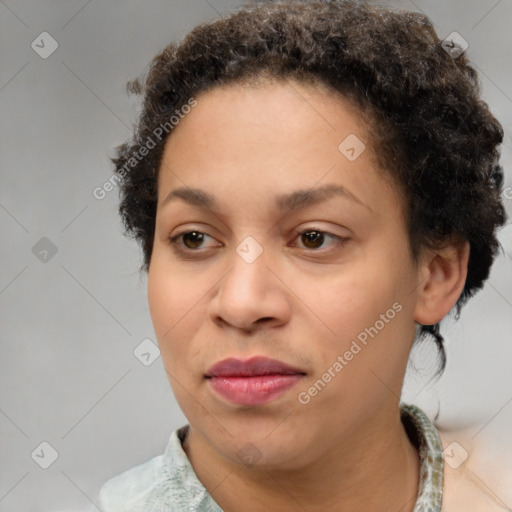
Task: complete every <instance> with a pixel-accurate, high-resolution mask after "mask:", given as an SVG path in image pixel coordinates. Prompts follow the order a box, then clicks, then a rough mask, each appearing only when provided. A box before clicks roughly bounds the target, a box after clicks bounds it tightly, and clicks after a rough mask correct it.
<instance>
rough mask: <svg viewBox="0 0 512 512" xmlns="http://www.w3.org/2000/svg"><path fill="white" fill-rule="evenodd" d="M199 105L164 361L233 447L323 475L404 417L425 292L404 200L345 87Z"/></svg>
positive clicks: (175, 222) (179, 393)
mask: <svg viewBox="0 0 512 512" xmlns="http://www.w3.org/2000/svg"><path fill="white" fill-rule="evenodd" d="M197 101H198V104H197V106H196V107H195V108H194V109H193V110H192V111H191V113H190V114H188V115H187V116H186V117H185V118H184V119H183V120H182V121H181V122H180V124H179V125H178V126H177V127H176V128H175V129H174V131H173V133H172V135H171V136H170V137H169V139H168V140H167V143H166V146H165V151H164V155H163V161H162V166H161V169H160V172H159V182H158V209H157V216H156V232H155V240H154V247H153V253H152V259H151V263H150V267H149V274H148V297H149V306H150V313H151V317H152V321H153V325H154V329H155V333H156V336H157V339H158V343H159V346H160V350H161V354H162V358H163V363H164V365H165V369H166V371H167V375H168V378H169V382H170V384H171V386H172V389H173V391H174V394H175V396H176V399H177V401H178V403H179V405H180V407H181V409H182V410H183V412H184V414H185V415H186V417H187V419H188V421H189V423H190V425H191V429H192V430H193V431H194V432H197V434H198V435H200V436H201V438H202V439H204V440H205V441H206V442H207V443H208V444H209V445H210V446H211V447H213V448H214V449H215V450H216V452H218V453H220V454H221V455H223V456H225V457H226V458H228V459H230V460H232V461H234V462H237V460H239V459H240V457H241V456H244V454H245V452H246V451H248V450H249V451H252V452H254V453H249V454H248V455H249V456H252V458H253V459H254V460H255V461H257V463H258V464H260V465H261V466H264V467H268V468H272V467H295V468H297V467H300V466H301V465H307V464H311V463H312V462H313V461H314V460H315V459H318V458H321V457H322V456H323V454H326V453H329V452H331V453H332V451H333V450H337V449H338V447H339V446H342V445H343V446H345V448H346V443H345V444H343V443H341V442H340V441H341V440H346V439H351V440H354V439H356V438H360V439H364V437H365V436H369V435H376V434H375V433H376V432H378V433H379V434H380V432H381V429H383V428H384V429H385V428H386V426H387V425H388V426H389V424H390V422H391V421H392V419H391V418H392V417H393V419H394V417H395V415H396V407H397V403H398V397H399V395H400V389H401V385H402V381H403V376H404V372H405V366H406V363H407V359H408V355H409V350H410V346H411V344H412V341H413V338H414V332H415V323H414V306H415V302H416V296H417V292H416V289H417V283H418V271H417V269H416V267H415V265H413V262H412V259H411V254H410V250H409V245H408V238H407V231H406V222H405V219H404V215H403V202H402V199H401V196H400V194H399V192H398V190H397V187H396V185H394V184H393V183H392V182H391V181H390V179H389V178H387V177H386V176H385V175H384V174H383V172H382V170H379V169H378V168H377V166H376V163H375V161H376V159H375V158H374V155H372V152H371V151H372V150H371V147H370V141H369V138H368V135H367V129H366V127H365V124H364V123H363V121H362V119H361V116H360V115H358V111H357V109H356V108H355V107H353V106H352V105H351V104H350V103H349V102H348V101H347V100H345V99H343V98H340V97H338V96H337V95H336V94H335V93H333V92H329V91H325V90H321V89H320V88H319V87H318V86H313V85H306V84H302V85H301V84H298V83H295V82H293V83H291V82H290V83H287V82H277V83H267V84H265V85H260V86H259V87H254V86H245V87H244V86H238V85H237V86H235V85H230V86H223V87H218V88H215V89H213V90H211V91H208V92H206V93H203V94H202V95H200V96H198V97H197ZM347 137H348V139H347ZM356 137H357V138H356ZM344 141H345V142H344ZM362 144H364V145H365V148H364V147H363V145H362ZM262 357H263V358H269V359H272V360H277V361H278V362H276V361H274V362H271V361H268V360H264V359H256V358H262ZM233 359H235V361H233ZM226 360H228V361H227V362H226ZM219 362H221V363H222V362H224V363H223V364H220V365H218V364H217V363H219ZM215 365H217V366H215ZM244 450H245V452H244Z"/></svg>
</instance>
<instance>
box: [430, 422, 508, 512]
mask: <svg viewBox="0 0 512 512" xmlns="http://www.w3.org/2000/svg"><path fill="white" fill-rule="evenodd" d="M439 436H440V438H441V442H442V444H443V450H444V451H443V458H444V471H443V475H444V484H443V505H442V512H459V511H460V510H465V511H467V512H504V511H509V510H510V508H509V506H508V505H510V504H507V503H505V502H504V501H503V500H504V499H506V498H505V497H500V495H499V492H500V491H499V488H498V487H499V485H498V475H497V474H496V473H497V471H499V469H498V468H493V471H489V468H487V467H484V465H483V464H482V463H481V459H480V458H479V457H477V456H474V455H475V446H474V445H472V444H471V442H470V441H469V440H467V439H466V436H465V435H464V433H457V432H443V431H439ZM508 469H509V471H510V470H511V468H508ZM501 476H503V475H501ZM509 477H512V471H511V474H509ZM484 480H485V481H484ZM500 480H502V478H500Z"/></svg>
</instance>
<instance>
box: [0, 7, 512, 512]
mask: <svg viewBox="0 0 512 512" xmlns="http://www.w3.org/2000/svg"><path fill="white" fill-rule="evenodd" d="M241 3H242V2H238V1H235V0H209V1H206V0H192V1H186V0H173V1H163V0H160V1H156V0H151V1H142V0H138V1H126V0H123V1H121V0H116V1H100V0H90V1H87V0H72V1H66V2H64V1H56V0H54V1H41V0H26V1H23V0H5V1H0V62H1V67H0V125H1V137H0V173H1V174H0V176H1V187H0V229H1V237H2V243H1V245H0V257H1V266H0V329H1V330H0V335H1V358H0V365H1V368H0V435H1V437H0V440H1V444H0V511H2V512H3V511H34V510H38V511H51V510H53V511H55V510H67V511H72V510H86V509H88V510H89V509H90V510H98V509H97V508H96V506H95V505H94V501H95V500H96V497H97V492H98V490H99V488H100V486H101V484H102V483H103V482H104V481H105V480H107V479H108V478H110V477H111V476H113V475H115V474H118V473H120V472H122V471H124V470H125V469H127V468H129V467H131V466H133V465H135V464H139V463H141V462H143V461H146V460H147V459H149V458H151V457H153V456H154V455H157V454H160V453H162V451H163V449H164V447H165V445H166V443H167V440H168V437H169V435H170V433H171V431H172V430H173V429H174V428H176V427H178V426H181V425H183V424H184V423H186V420H185V418H184V417H183V415H182V413H181V412H180V411H179V409H178V407H177V405H176V403H175V401H174V398H173V396H172V393H171V390H170V387H169V384H168V381H167V379H166V375H165V372H164V370H163V367H162V362H161V359H160V358H157V359H156V360H155V361H154V362H153V363H152V364H150V365H148V366H145V365H144V364H143V363H142V362H141V361H140V360H139V359H137V358H136V357H135V355H134V350H135V349H136V347H137V346H138V345H139V344H140V343H141V342H142V340H144V339H147V338H149V339H151V340H153V341H155V338H154V334H153V330H152V326H151V322H150V317H149V313H148V308H147V299H146V279H145V276H144V275H141V274H139V271H138V269H139V264H140V261H141V260H140V251H139V249H138V248H137V247H136V245H135V243H134V242H132V241H130V240H127V239H125V238H124V237H123V235H122V227H121V224H120V221H119V220H118V217H117V211H116V209H117V190H114V191H112V192H110V193H109V194H107V196H106V197H105V199H103V200H97V199H95V198H94V197H93V194H92V191H93V189H94V188H95V187H98V186H101V185H102V184H103V183H104V182H105V181H106V180H107V179H108V178H109V177H110V176H111V173H112V168H111V165H110V162H109V160H108V157H109V156H111V155H112V148H113V147H114V146H115V145H117V144H119V143H120V142H122V141H124V140H125V139H126V138H128V137H129V136H130V135H131V126H132V123H133V121H134V119H135V116H136V113H137V109H138V106H137V104H136V102H135V100H134V98H132V97H128V96H127V95H126V93H125V90H124V86H125V83H126V81H127V80H129V79H132V78H134V77H135V76H137V75H139V74H140V73H141V72H143V71H144V70H145V69H146V65H147V63H148V62H149V60H150V59H151V58H152V57H153V56H154V55H155V53H156V52H158V51H160V50H161V49H162V48H163V47H164V46H165V45H166V44H167V43H168V42H170V41H171V40H174V39H177V38H179V37H181V36H183V35H184V34H185V33H186V32H187V31H188V30H189V29H191V28H192V27H193V26H194V25H195V24H197V23H199V22H201V21H203V20H206V19H210V18H214V17H216V16H217V15H218V13H220V14H224V13H227V12H229V11H230V10H231V9H232V8H234V7H235V6H238V5H240V4H241ZM389 3H393V4H394V5H397V6H404V7H406V8H409V9H413V10H422V11H424V12H425V13H426V14H427V15H429V16H430V17H431V18H432V19H433V21H434V22H435V24H436V28H437V31H438V33H439V34H440V35H441V37H446V36H447V35H448V34H450V33H451V32H453V31H457V32H458V33H460V34H461V35H462V36H463V37H464V38H465V39H466V40H467V41H468V43H469V48H468V50H467V51H468V54H469V57H470V59H471V60H472V61H473V62H474V63H475V65H476V67H477V69H478V71H479V72H480V78H481V83H482V90H483V95H484V98H485V99H486V101H487V102H488V103H489V104H490V107H491V109H492V110H493V111H494V112H495V113H496V115H497V117H498V118H499V120H500V121H501V122H502V124H503V126H504V128H505V131H506V138H505V143H504V146H503V158H502V161H503V164H504V166H505V169H506V174H507V178H506V185H505V186H506V187H507V188H506V191H507V192H506V197H505V198H504V199H505V202H506V204H507V210H508V212H509V215H510V214H511V213H512V171H511V165H510V164H511V154H512V151H511V147H512V139H511V133H512V131H511V128H512V80H511V79H512V76H511V74H512V72H511V66H510V61H511V53H512V52H511V39H512V34H511V32H512V31H511V30H510V20H511V19H512V0H500V1H497V0H482V1H479V2H469V1H461V0H452V1H446V0H439V1H427V0H425V1H421V0H416V1H415V2H409V1H403V2H389ZM44 31H46V32H49V33H50V34H51V36H52V37H53V38H54V39H55V40H56V41H57V42H58V49H57V50H56V51H55V52H54V53H53V54H52V55H51V56H50V57H48V58H47V59H43V58H42V57H40V56H39V54H38V53H36V51H34V50H33V49H32V48H31V43H32V41H34V40H36V42H37V41H38V40H39V41H40V38H39V39H38V36H39V34H41V33H42V32H44ZM45 46H46V45H45ZM46 48H48V46H46ZM43 237H46V238H48V239H49V240H50V241H51V243H52V244H53V245H54V246H55V248H56V249H57V252H56V253H55V254H54V255H53V254H52V252H51V251H50V252H49V253H48V254H47V255H46V256H45V255H44V252H41V251H43V250H44V249H45V247H46V248H48V241H43V242H39V241H40V239H41V238H43ZM500 240H501V242H502V244H503V247H504V250H505V252H504V254H503V255H502V256H500V258H499V259H498V260H497V262H496V263H495V265H494V267H493V271H492V275H491V278H490V281H489V283H488V284H487V285H486V287H485V289H484V290H483V291H482V292H480V293H479V294H478V295H477V297H476V298H475V299H473V301H472V302H471V303H470V304H468V306H467V307H466V309H465V310H464V312H463V315H462V318H461V320H460V321H459V322H458V323H455V322H453V321H448V322H446V325H445V328H444V333H445V336H446V339H447V350H448V357H449V360H448V367H447V369H446V372H445V374H444V375H443V376H442V378H441V379H440V380H438V381H435V380H432V379H431V377H432V374H433V372H434V370H435V366H436V359H435V351H434V350H432V344H429V343H425V344H424V345H423V346H420V348H419V350H418V352H417V353H416V356H415V361H416V366H417V369H416V370H412V368H411V371H410V372H409V373H408V376H407V383H406V389H405V392H404V399H405V400H407V401H409V402H414V403H417V404H418V405H420V406H421V407H423V408H424V410H425V411H426V412H427V413H428V414H429V415H430V416H431V417H433V416H434V415H435V414H436V413H437V412H438V410H440V416H439V425H440V426H441V427H443V428H445V429H452V430H453V431H454V433H453V435H454V436H458V437H455V438H456V439H460V442H461V445H462V446H466V447H467V448H468V451H470V452H471V453H472V454H473V453H475V457H474V458H473V459H474V460H476V461H478V463H479V464H478V465H477V466H478V467H477V466H474V468H473V469H474V470H475V471H474V473H475V474H476V477H477V478H478V479H479V480H480V481H481V482H482V483H483V485H485V486H486V487H487V488H488V489H490V491H492V492H493V493H495V494H496V495H497V496H499V497H500V499H502V500H503V501H504V502H506V503H507V505H508V506H509V507H512V493H511V489H512V484H511V482H512V478H510V476H511V473H512V472H511V471H510V461H511V460H512V441H511V438H512V436H510V432H511V426H512V372H511V371H510V362H511V360H512V343H510V341H511V340H510V337H511V336H510V332H511V329H512V314H511V313H512V284H511V283H512V225H510V224H509V225H508V226H507V227H506V228H505V229H504V230H502V232H501V233H500ZM38 242H39V245H36V244H38ZM41 244H42V245H41ZM45 244H46V245H45ZM34 246H35V247H36V248H35V249H33V248H34ZM34 253H35V254H34ZM45 257H46V260H44V258H45ZM41 258H43V260H41ZM460 431H462V432H463V434H459V432H460ZM464 436H465V437H464ZM468 439H470V440H471V443H474V446H473V445H471V446H470V444H471V443H470V442H469V441H468ZM43 441H46V442H48V443H49V444H50V445H51V446H52V447H53V448H54V449H55V450H56V452H57V453H58V458H57V459H56V460H55V462H54V463H53V464H52V465H51V466H50V467H49V468H48V469H43V468H41V467H40V464H41V463H43V464H44V460H45V459H46V461H48V460H49V458H48V457H50V456H51V451H50V450H49V449H48V448H45V446H44V445H43V447H41V446H40V443H41V442H43ZM34 450H35V455H31V454H32V453H33V452H34ZM41 450H43V451H41ZM37 454H39V455H37ZM471 457H473V455H471ZM507 465H508V469H509V471H508V472H507V471H506V468H507ZM507 478H508V480H506V479H507ZM507 481H508V484H507Z"/></svg>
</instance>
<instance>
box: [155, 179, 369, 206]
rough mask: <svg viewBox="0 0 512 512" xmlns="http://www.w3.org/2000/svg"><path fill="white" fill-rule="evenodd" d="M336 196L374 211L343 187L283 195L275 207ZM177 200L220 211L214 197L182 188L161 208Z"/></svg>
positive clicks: (299, 204) (168, 198)
mask: <svg viewBox="0 0 512 512" xmlns="http://www.w3.org/2000/svg"><path fill="white" fill-rule="evenodd" d="M335 196H342V197H346V198H347V199H349V200H351V201H353V202H355V203H357V204H359V205H361V206H364V207H365V208H367V209H368V210H370V211H372V212H373V210H372V209H371V208H370V207H369V206H368V205H367V204H365V203H363V202H362V201H361V200H360V199H359V198H358V197H357V196H355V195H354V194H353V193H352V192H350V191H349V190H348V189H346V188H345V187H343V186H342V185H324V186H322V187H318V188H313V189H304V190H296V191H295V192H292V193H289V194H281V195H278V196H276V197H275V205H276V208H277V210H278V211H281V212H282V211H285V210H293V209H303V208H307V207H308V206H312V205H315V204H318V203H320V202H322V201H326V200H328V199H331V198H332V197H335ZM175 199H182V200H183V201H185V202H186V203H188V204H190V205H192V206H196V207H198V208H206V209H211V210H215V209H218V203H217V201H216V199H215V197H214V196H213V195H211V194H210V193H208V192H206V191H204V190H201V189H199V188H190V187H181V188H177V189H175V190H172V191H171V192H170V193H169V194H168V195H167V197H166V198H165V199H164V200H163V201H162V203H161V204H160V207H161V208H162V207H164V206H166V205H167V204H168V203H170V202H171V201H173V200H175Z"/></svg>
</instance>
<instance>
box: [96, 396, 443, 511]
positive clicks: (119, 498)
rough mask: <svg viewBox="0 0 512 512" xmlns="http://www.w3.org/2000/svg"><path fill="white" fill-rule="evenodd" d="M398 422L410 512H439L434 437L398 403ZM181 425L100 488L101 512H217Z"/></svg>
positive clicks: (418, 416) (419, 415)
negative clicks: (414, 487) (410, 459)
mask: <svg viewBox="0 0 512 512" xmlns="http://www.w3.org/2000/svg"><path fill="white" fill-rule="evenodd" d="M400 413H401V419H402V423H403V425H404V427H405V430H406V432H407V434H408V436H409V438H410V440H411V442H412V443H413V445H414V446H415V447H416V449H417V450H418V453H419V458H420V474H419V487H418V497H417V500H416V505H415V507H414V512H440V510H441V500H442V493H443V456H442V451H443V448H442V445H441V440H440V439H439V434H438V432H437V430H436V428H435V427H434V425H432V423H431V422H430V420H429V419H428V417H427V416H426V415H425V413H423V411H421V410H420V409H419V408H418V407H416V406H413V405H405V404H402V405H401V407H400ZM188 428H189V426H188V425H185V426H183V427H181V428H179V429H176V430H175V431H173V432H172V434H171V436H170V439H169V442H168V444H167V447H166V449H165V452H164V453H163V454H162V455H158V456H156V457H153V458H152V459H150V460H148V461H147V462H144V463H143V464H140V465H138V466H135V467H133V468H131V469H129V470H127V471H125V472H124V473H121V474H120V475H118V476H116V477H114V478H112V479H110V480H108V481H107V482H106V483H105V484H104V485H103V487H102V488H101V491H100V495H99V501H100V507H101V510H103V512H222V509H221V508H220V507H219V506H218V505H217V503H216V502H215V501H214V500H213V498H212V497H211V496H210V494H209V493H208V491H207V490H206V489H205V487H204V486H203V484H202V483H201V482H200V481H199V479H198V478H197V476H196V474H195V472H194V470H193V468H192V465H191V464H190V461H189V460H188V457H187V455H186V453H185V452H184V450H183V448H182V441H183V440H184V439H185V437H186V435H187V432H188Z"/></svg>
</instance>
